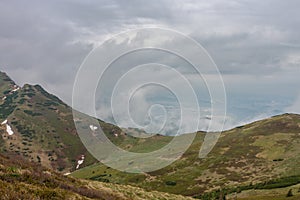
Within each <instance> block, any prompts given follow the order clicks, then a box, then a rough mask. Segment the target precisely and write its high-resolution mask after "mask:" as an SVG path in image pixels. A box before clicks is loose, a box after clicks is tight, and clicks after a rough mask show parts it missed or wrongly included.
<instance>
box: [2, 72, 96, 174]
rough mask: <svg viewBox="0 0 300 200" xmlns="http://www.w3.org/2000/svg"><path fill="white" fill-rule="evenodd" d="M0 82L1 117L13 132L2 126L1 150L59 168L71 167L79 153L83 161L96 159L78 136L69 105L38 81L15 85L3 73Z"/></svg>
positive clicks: (87, 163)
mask: <svg viewBox="0 0 300 200" xmlns="http://www.w3.org/2000/svg"><path fill="white" fill-rule="evenodd" d="M0 83H1V84H0V97H2V98H1V99H2V100H1V102H0V120H1V122H2V121H4V120H6V119H7V121H8V122H7V124H9V126H11V128H12V131H13V132H14V133H15V134H13V135H8V134H7V133H6V130H5V125H2V126H1V129H0V131H1V136H2V137H1V141H2V144H3V145H1V149H2V151H4V152H5V151H13V152H15V153H17V154H20V155H22V156H24V157H26V158H28V159H30V160H33V161H37V162H40V163H42V164H43V165H44V166H47V167H51V168H53V169H55V170H60V171H68V170H71V169H74V166H75V165H76V162H77V160H78V159H79V158H80V157H81V155H85V162H84V165H89V164H91V163H93V162H94V161H95V159H94V158H93V157H92V156H91V155H90V154H89V153H88V152H87V150H86V149H85V147H84V146H83V145H82V143H81V141H80V139H79V137H78V136H77V133H76V130H75V126H74V123H73V118H72V110H71V108H70V107H69V106H67V105H66V104H64V103H63V102H62V101H61V100H60V99H58V98H57V97H55V96H53V95H51V94H49V93H47V92H46V91H45V90H43V88H42V87H40V86H39V85H35V86H32V85H28V84H27V85H24V86H23V87H22V88H21V87H18V86H15V83H14V82H13V81H11V80H10V79H9V77H7V76H6V74H4V73H0ZM15 88H18V89H15Z"/></svg>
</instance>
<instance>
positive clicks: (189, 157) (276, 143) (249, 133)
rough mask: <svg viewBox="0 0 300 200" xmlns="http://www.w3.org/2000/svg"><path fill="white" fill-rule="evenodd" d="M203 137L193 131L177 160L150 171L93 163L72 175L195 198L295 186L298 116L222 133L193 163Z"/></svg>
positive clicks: (299, 155)
mask: <svg viewBox="0 0 300 200" xmlns="http://www.w3.org/2000/svg"><path fill="white" fill-rule="evenodd" d="M204 136H205V134H204V133H200V132H199V133H198V134H197V137H196V139H195V141H194V143H193V144H192V145H191V147H190V148H189V150H188V151H187V152H186V153H185V154H184V155H183V156H182V158H181V159H179V160H178V161H176V162H175V163H173V164H172V165H170V166H168V167H166V168H164V169H161V170H158V171H155V172H151V173H147V174H128V173H123V172H119V171H116V170H113V169H111V168H108V167H106V166H104V165H102V164H101V163H98V164H94V165H92V166H88V167H86V168H83V169H81V170H79V171H76V172H74V173H73V176H74V177H80V178H86V179H92V180H99V181H104V182H112V183H118V184H130V185H133V186H138V187H142V188H145V189H147V190H158V191H164V192H169V193H174V194H183V195H188V196H194V197H197V198H201V196H202V198H204V197H205V195H206V193H207V196H211V195H212V193H219V192H220V189H223V190H224V191H225V190H226V191H228V193H234V192H235V191H237V190H247V189H253V188H255V187H256V188H262V189H264V187H263V186H266V187H265V188H266V189H271V188H272V186H269V185H272V184H273V183H274V184H275V183H276V184H275V186H274V188H276V187H286V186H290V185H294V184H297V183H300V180H299V176H300V164H299V162H300V145H299V144H300V137H299V136H300V116H299V115H294V114H285V115H280V116H275V117H272V118H270V119H266V120H262V121H258V122H254V123H252V124H249V125H245V126H241V127H238V128H235V129H232V130H229V131H226V132H224V133H222V136H221V137H220V139H219V141H218V143H217V144H216V146H215V147H214V149H213V151H212V152H211V153H210V154H209V155H208V157H207V158H205V159H199V158H198V152H199V149H200V146H201V143H202V141H203V138H204ZM161 138H164V139H162V140H166V139H165V137H163V136H161ZM165 142H166V141H165ZM155 145H156V144H155V143H150V142H149V143H143V144H142V145H141V146H136V147H135V148H136V149H140V148H141V149H142V148H145V149H152V148H155ZM153 146H154V147H153ZM285 177H286V178H285ZM280 178H283V179H280ZM284 178H285V179H284ZM271 183H272V184H271ZM274 184H273V185H274ZM267 185H268V186H267ZM252 186H253V187H252ZM254 186H255V187H254Z"/></svg>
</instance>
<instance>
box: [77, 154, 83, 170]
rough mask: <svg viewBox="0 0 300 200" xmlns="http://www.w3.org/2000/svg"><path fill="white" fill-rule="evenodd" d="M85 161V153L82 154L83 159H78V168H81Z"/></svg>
mask: <svg viewBox="0 0 300 200" xmlns="http://www.w3.org/2000/svg"><path fill="white" fill-rule="evenodd" d="M83 162H84V155H82V156H81V159H80V160H78V161H77V166H76V169H79V167H80V165H82V164H83Z"/></svg>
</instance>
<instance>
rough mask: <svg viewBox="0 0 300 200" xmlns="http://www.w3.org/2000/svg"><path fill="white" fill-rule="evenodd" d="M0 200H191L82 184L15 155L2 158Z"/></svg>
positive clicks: (134, 189)
mask: <svg viewBox="0 0 300 200" xmlns="http://www.w3.org/2000/svg"><path fill="white" fill-rule="evenodd" d="M0 194H1V199H3V200H6V199H7V200H8V199H57V200H61V199H78V200H79V199H107V200H114V199H119V200H135V199H136V200H139V199H140V200H142V199H174V200H180V199H189V198H187V197H183V196H178V195H172V194H166V193H160V192H146V191H144V190H142V189H139V188H134V187H132V186H119V185H114V184H108V183H100V182H95V181H82V180H78V179H74V178H71V177H67V176H62V175H61V174H60V173H57V172H54V171H52V170H49V169H47V168H45V167H42V166H41V165H39V164H37V163H34V162H29V161H27V160H25V159H24V158H23V157H21V156H18V155H13V154H6V155H3V154H0Z"/></svg>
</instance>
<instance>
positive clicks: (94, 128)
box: [90, 125, 98, 131]
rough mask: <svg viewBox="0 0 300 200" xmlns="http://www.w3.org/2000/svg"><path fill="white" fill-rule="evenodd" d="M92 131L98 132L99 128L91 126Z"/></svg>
mask: <svg viewBox="0 0 300 200" xmlns="http://www.w3.org/2000/svg"><path fill="white" fill-rule="evenodd" d="M90 129H91V130H92V131H96V130H97V129H98V127H97V126H94V125H90Z"/></svg>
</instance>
